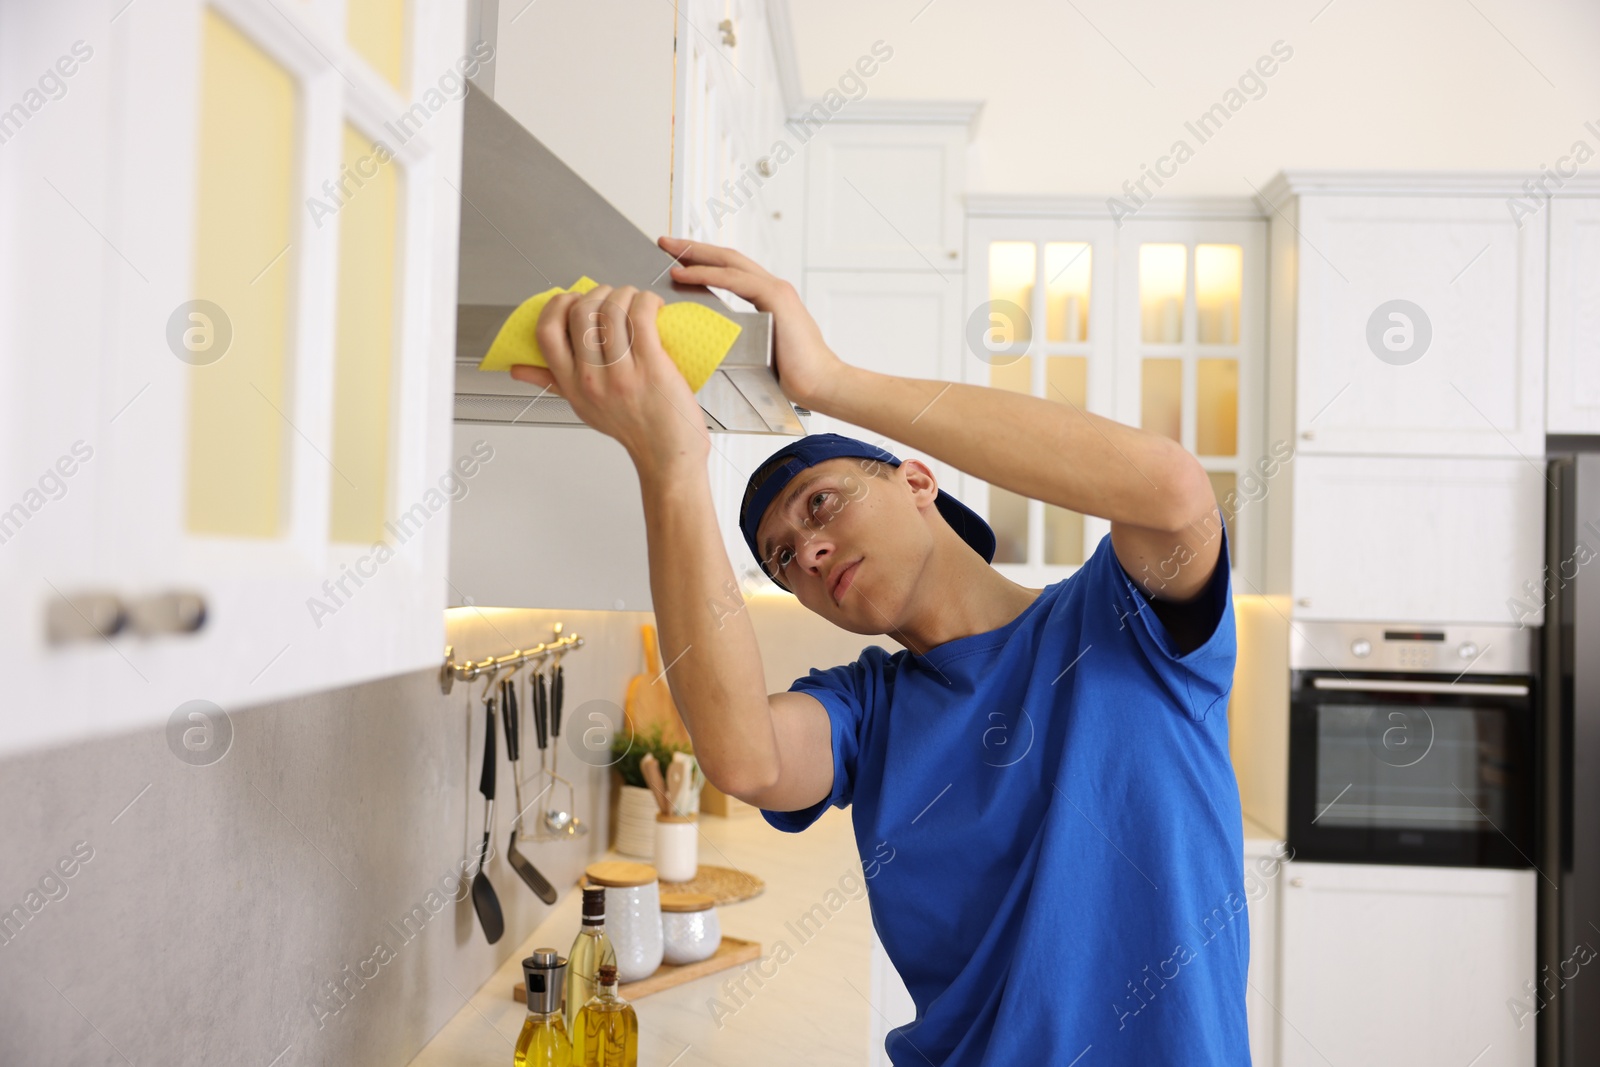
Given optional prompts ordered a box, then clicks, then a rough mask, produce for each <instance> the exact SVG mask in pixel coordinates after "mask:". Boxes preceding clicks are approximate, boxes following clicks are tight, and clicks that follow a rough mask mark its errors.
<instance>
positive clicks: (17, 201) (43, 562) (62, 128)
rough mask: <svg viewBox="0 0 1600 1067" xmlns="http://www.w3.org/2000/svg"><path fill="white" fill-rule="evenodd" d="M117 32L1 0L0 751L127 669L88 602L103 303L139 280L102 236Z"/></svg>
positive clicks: (105, 425)
mask: <svg viewBox="0 0 1600 1067" xmlns="http://www.w3.org/2000/svg"><path fill="white" fill-rule="evenodd" d="M109 31H110V27H109V26H108V25H107V23H106V13H105V12H103V11H100V10H91V9H89V8H88V7H86V6H84V5H75V4H0V100H3V101H5V105H4V106H5V107H7V108H8V109H9V110H6V111H3V112H0V603H3V604H4V605H5V610H4V611H0V670H3V671H4V673H5V677H6V680H7V692H6V699H5V700H4V701H0V751H5V750H14V749H15V748H18V747H21V746H24V745H31V744H36V743H39V742H40V741H43V740H45V739H47V738H48V737H49V736H50V735H51V733H52V732H53V731H54V729H55V727H54V726H53V724H52V719H53V718H54V717H55V716H56V715H58V714H60V712H61V710H62V709H63V708H73V707H76V708H79V709H88V708H92V707H93V704H94V701H95V700H96V699H97V694H96V693H95V691H94V688H93V682H94V674H95V672H97V671H99V670H103V669H109V668H111V667H113V666H116V667H120V666H121V665H120V663H118V662H117V654H116V651H115V650H114V649H113V648H112V647H111V646H110V645H109V644H108V643H107V642H106V641H105V640H104V639H102V638H101V637H100V636H99V635H98V633H97V632H96V631H97V629H99V630H105V629H111V628H114V623H113V622H112V621H111V620H110V619H109V618H108V616H107V615H105V614H103V613H101V612H97V611H96V610H95V609H94V606H93V605H92V604H91V603H89V601H88V597H89V595H90V594H92V593H96V592H101V593H103V592H104V588H105V585H106V582H105V575H104V574H103V570H102V565H101V561H100V559H99V558H98V556H97V555H96V533H97V523H96V519H97V515H98V510H97V507H98V496H99V493H98V488H99V483H100V481H101V478H102V473H101V472H102V471H103V469H104V468H105V466H106V459H107V457H106V436H107V433H108V430H109V428H110V427H111V424H112V422H113V420H115V419H117V418H118V416H119V414H120V409H121V408H122V407H123V406H124V405H126V403H127V402H128V401H129V400H130V399H132V397H131V395H130V396H120V395H118V394H117V393H116V392H115V391H114V390H112V389H110V388H108V386H107V383H106V381H105V378H104V375H103V374H102V367H101V350H102V347H103V345H104V336H105V326H104V321H103V319H102V317H101V315H100V314H99V309H101V308H102V307H103V306H104V303H105V291H106V284H107V279H108V277H114V276H115V275H116V274H118V273H125V274H126V275H127V277H128V278H129V279H131V281H132V282H133V284H136V285H137V284H140V282H139V276H138V273H137V270H136V268H135V267H134V266H133V265H132V264H131V263H129V262H128V261H126V260H125V259H123V258H122V257H121V256H119V255H118V253H117V251H116V250H115V249H113V248H111V247H110V246H109V245H108V244H107V243H106V240H105V237H104V236H103V234H104V229H105V227H106V226H107V223H108V219H109V217H110V210H109V205H110V195H111V193H110V190H111V183H112V179H113V175H112V173H111V172H110V170H109V169H108V168H107V167H106V166H105V165H104V158H103V155H102V152H103V146H104V144H105V141H106V139H107V138H108V136H109V133H110V130H111V116H112V109H113V106H114V105H115V102H116V94H115V93H114V91H113V83H114V75H115V71H116V59H115V56H114V54H113V52H112V50H111V34H110V32H109ZM13 104H15V105H16V106H12V105H13ZM63 598H69V599H63ZM74 602H76V603H77V604H78V607H77V608H74V607H73V603H74ZM50 615H55V616H56V617H57V622H58V623H60V624H64V625H66V626H67V627H68V628H69V629H70V630H71V631H72V633H73V634H75V635H76V637H77V638H78V640H76V641H74V642H72V644H71V646H70V650H62V649H61V648H60V647H59V646H55V645H52V643H51V641H50V638H49V635H48V634H47V617H49V616H50ZM61 636H62V637H66V636H67V635H66V634H62V635H61Z"/></svg>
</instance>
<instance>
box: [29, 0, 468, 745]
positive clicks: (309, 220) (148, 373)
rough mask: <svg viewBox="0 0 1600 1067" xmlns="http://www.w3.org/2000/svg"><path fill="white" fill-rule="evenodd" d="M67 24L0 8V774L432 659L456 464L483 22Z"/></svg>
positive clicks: (403, 7)
mask: <svg viewBox="0 0 1600 1067" xmlns="http://www.w3.org/2000/svg"><path fill="white" fill-rule="evenodd" d="M81 11H82V9H80V8H78V7H77V6H75V5H10V6H8V7H7V9H6V11H5V12H4V14H3V15H0V18H3V19H4V26H3V28H0V42H3V44H0V48H4V50H5V62H0V70H5V71H8V72H9V73H7V74H4V75H0V79H3V80H4V84H5V97H6V98H7V99H12V98H15V97H16V96H17V95H18V94H20V93H22V92H23V91H24V88H25V87H24V86H23V85H22V84H21V82H19V81H17V80H16V79H20V78H22V77H23V74H24V72H35V73H34V74H32V75H29V76H30V77H36V76H37V75H36V72H37V71H39V70H43V69H47V68H50V67H54V66H55V65H56V64H57V63H58V62H59V61H62V60H70V61H71V62H70V64H66V65H70V66H72V67H73V74H72V75H71V77H70V82H69V86H70V91H69V93H68V94H67V95H66V96H65V97H64V98H63V99H62V100H60V101H57V102H54V103H53V104H52V105H51V106H50V107H49V108H41V109H39V111H38V113H37V114H34V115H32V116H31V117H30V119H29V121H28V122H27V124H26V126H25V127H24V128H22V129H21V130H19V131H17V133H16V134H15V135H14V136H13V137H11V138H10V140H9V143H7V144H6V146H5V151H4V152H0V211H3V212H4V213H5V215H6V219H7V224H6V232H7V233H8V235H11V236H10V237H9V239H8V240H7V241H6V242H4V245H3V247H0V260H3V263H4V265H3V266H0V276H3V278H4V280H5V283H6V284H5V285H4V287H3V289H0V300H3V301H4V303H3V306H0V330H3V331H4V343H3V347H4V348H5V350H6V351H7V352H8V353H31V355H29V356H28V357H27V358H26V359H16V360H8V361H7V363H8V364H10V366H8V369H7V371H6V373H7V374H8V375H9V376H10V379H9V381H8V382H7V384H8V386H15V388H8V389H6V391H5V392H4V394H3V396H0V405H3V406H4V408H5V418H4V419H0V422H3V424H4V425H5V427H6V438H7V442H6V444H5V445H4V446H0V468H3V470H4V473H5V476H6V477H5V485H6V486H7V487H8V488H7V490H6V491H7V492H14V493H16V494H19V499H20V500H21V501H22V502H23V504H24V506H25V510H26V511H27V515H26V518H25V521H24V517H23V516H22V515H21V514H19V513H17V512H16V511H15V509H12V511H11V512H9V513H8V514H10V515H11V516H12V519H13V526H14V527H15V528H14V529H12V530H10V531H9V532H8V533H7V537H6V540H7V544H6V549H7V551H6V552H5V553H4V557H5V558H4V561H3V562H0V583H3V591H4V599H5V600H6V602H7V604H8V605H10V606H11V608H12V610H11V611H8V612H7V613H6V615H7V618H6V622H5V624H4V625H5V627H6V630H5V632H4V633H3V635H0V636H3V638H4V650H3V651H0V657H4V661H5V665H6V667H7V674H8V676H9V677H10V678H11V679H12V681H13V685H14V686H15V689H14V691H13V699H12V700H11V701H8V703H7V705H6V709H5V711H4V712H0V750H12V749H18V748H25V747H32V746H38V745H44V744H50V743H60V742H63V741H66V740H68V739H71V738H74V737H83V736H87V735H91V734H97V733H104V732H110V731H119V730H127V729H133V728H136V727H139V726H143V725H148V724H150V723H152V722H161V721H168V720H169V717H170V716H172V715H173V714H174V713H175V712H177V710H178V709H179V708H180V707H181V706H184V705H187V704H188V703H189V702H191V701H202V702H205V703H206V704H208V705H211V706H214V707H216V708H220V709H221V710H223V711H226V710H228V709H230V708H238V707H243V706H247V705H249V704H255V703H259V702H262V701H266V700H271V699H275V698H279V697H283V696H286V695H289V694H293V693H299V692H305V691H310V690H315V689H324V688H329V687H332V686H337V685H343V684H348V683H351V682H355V681H360V680H364V679H368V678H373V677H377V676H381V675H385V674H390V673H396V672H399V671H404V670H410V669H414V668H417V667H421V666H425V665H427V664H429V663H431V662H433V661H434V660H435V659H436V658H437V656H438V654H439V649H440V646H441V644H442V641H443V619H442V611H441V609H442V607H443V605H444V596H443V580H444V563H445V560H444V543H445V526H446V521H447V520H445V519H444V518H440V517H438V516H439V514H440V513H441V512H442V511H444V510H445V508H446V505H447V494H446V492H445V491H444V490H442V489H441V488H440V482H441V479H445V478H448V477H453V476H460V475H461V473H462V472H461V471H458V470H456V468H455V466H454V464H455V460H456V457H452V456H450V455H449V439H448V434H447V428H448V414H447V413H448V401H449V388H450V381H449V368H448V365H447V364H446V363H442V362H440V361H439V360H438V359H437V358H435V354H436V353H438V352H440V351H445V350H448V349H449V347H450V343H451V338H452V336H453V322H454V307H455V275H456V224H457V217H458V215H457V202H456V197H455V194H454V192H453V191H452V189H451V185H450V182H449V180H448V179H449V178H450V176H451V175H452V174H454V173H455V172H456V171H457V170H458V169H459V165H460V164H459V161H460V139H461V124H460V107H459V98H460V94H461V91H462V86H463V81H462V79H463V77H464V75H465V74H466V73H469V70H468V68H469V67H471V66H472V65H473V64H474V63H475V62H477V61H478V60H479V58H480V57H479V56H477V55H475V54H474V53H473V52H472V51H471V47H470V45H469V43H468V42H467V41H466V34H465V21H466V20H465V10H464V5H463V4H462V3H460V2H457V0H428V2H414V3H409V4H392V5H388V6H385V5H349V6H348V7H347V6H346V5H342V4H328V3H323V4H304V5H296V6H294V7H293V8H292V9H289V8H284V7H283V6H282V5H279V4H274V3H269V2H267V0H215V2H212V3H200V2H198V0H165V2H158V3H150V4H144V3H141V4H133V5H128V6H127V7H125V8H122V9H121V10H119V11H118V12H117V13H116V15H117V17H116V18H115V19H107V18H106V17H104V15H103V13H95V14H94V15H92V16H84V17H82V18H81V19H80V14H81ZM57 69H61V68H57ZM47 459H48V462H47ZM469 459H470V457H469ZM47 468H48V469H49V470H51V471H53V472H54V476H55V477H56V478H59V479H60V480H61V481H62V483H63V485H64V486H65V489H64V491H62V492H59V493H57V492H56V490H55V489H54V484H55V483H54V480H53V479H52V480H51V481H50V482H49V484H48V485H46V486H45V492H44V493H43V494H42V497H43V499H42V501H41V506H39V507H34V506H32V505H33V497H32V496H31V495H30V493H29V491H28V489H27V487H28V486H29V484H30V483H33V484H35V485H37V484H38V483H39V480H40V479H41V478H43V477H45V472H46V469H47ZM68 468H71V473H70V474H69V473H68ZM11 487H15V488H14V489H13V488H11ZM52 496H58V497H59V499H55V500H51V499H50V497H52ZM397 530H398V531H399V532H398V533H397V532H396V531H397ZM42 709H49V710H48V713H43V712H42ZM213 718H215V716H214V715H213ZM183 725H184V723H182V722H180V729H179V731H178V734H179V735H180V736H181V735H182V733H183V731H182V726H183Z"/></svg>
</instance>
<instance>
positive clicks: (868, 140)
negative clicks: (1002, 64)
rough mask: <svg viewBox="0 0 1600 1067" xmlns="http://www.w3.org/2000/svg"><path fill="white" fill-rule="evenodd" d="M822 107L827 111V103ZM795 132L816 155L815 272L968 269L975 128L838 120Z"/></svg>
mask: <svg viewBox="0 0 1600 1067" xmlns="http://www.w3.org/2000/svg"><path fill="white" fill-rule="evenodd" d="M819 106H820V105H819ZM786 130H787V131H788V132H789V133H790V134H792V135H793V139H794V140H795V141H796V142H799V151H801V152H804V153H805V154H806V158H807V173H808V180H809V184H810V196H809V199H808V203H807V216H806V266H807V267H808V268H813V269H814V268H818V267H824V268H837V269H840V270H873V269H884V270H924V271H935V272H943V273H944V275H945V276H946V277H949V278H954V277H956V273H957V272H959V271H960V270H961V269H962V261H963V256H962V249H961V238H962V219H963V212H962V206H961V190H962V186H963V182H964V180H965V149H966V136H967V134H966V127H964V126H955V125H951V126H932V125H930V126H924V127H889V128H885V127H883V126H878V125H868V124H850V123H842V122H834V123H833V124H832V125H826V126H821V127H820V128H817V127H816V126H815V125H807V120H806V119H805V118H804V117H803V116H802V117H801V118H797V119H793V120H791V121H790V122H789V124H788V126H787V127H786Z"/></svg>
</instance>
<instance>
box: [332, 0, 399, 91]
mask: <svg viewBox="0 0 1600 1067" xmlns="http://www.w3.org/2000/svg"><path fill="white" fill-rule="evenodd" d="M345 34H346V36H348V37H349V39H350V47H352V48H354V49H355V50H356V51H357V52H358V53H360V55H361V57H362V58H363V59H365V60H366V61H367V62H368V63H371V64H372V66H373V69H375V70H376V71H377V72H378V73H379V74H381V75H382V76H383V79H384V80H385V81H387V82H388V83H389V84H390V85H392V86H394V87H395V88H396V89H398V90H399V91H400V92H402V93H403V92H405V91H406V79H405V55H406V0H345Z"/></svg>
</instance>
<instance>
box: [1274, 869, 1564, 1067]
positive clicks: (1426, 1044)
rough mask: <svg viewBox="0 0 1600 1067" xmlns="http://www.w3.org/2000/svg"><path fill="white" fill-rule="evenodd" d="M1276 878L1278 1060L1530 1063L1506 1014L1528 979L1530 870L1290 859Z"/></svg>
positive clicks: (1529, 1028) (1397, 1065)
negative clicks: (1278, 881)
mask: <svg viewBox="0 0 1600 1067" xmlns="http://www.w3.org/2000/svg"><path fill="white" fill-rule="evenodd" d="M1279 877H1280V878H1281V879H1282V880H1283V887H1284V888H1283V894H1282V905H1281V916H1282V917H1281V920H1280V926H1279V934H1280V948H1279V967H1280V974H1279V979H1278V987H1279V989H1280V990H1281V995H1280V996H1279V998H1278V1002H1277V1010H1278V1012H1279V1013H1280V1014H1281V1016H1282V1018H1283V1020H1284V1021H1285V1022H1286V1023H1288V1024H1289V1025H1287V1026H1280V1027H1279V1028H1278V1043H1279V1057H1278V1061H1277V1062H1278V1065H1279V1067H1328V1065H1329V1064H1340V1065H1345V1064H1351V1065H1353V1064H1361V1065H1362V1067H1412V1065H1414V1064H1423V1063H1429V1064H1432V1063H1449V1064H1461V1065H1462V1067H1467V1065H1469V1064H1470V1065H1471V1067H1533V1062H1534V1034H1535V1031H1536V1027H1535V1026H1533V1025H1532V1020H1531V1016H1526V1015H1525V1016H1522V1017H1520V1018H1519V1016H1518V1014H1517V1011H1519V1010H1523V1011H1532V1010H1534V1009H1533V1003H1532V998H1530V997H1529V995H1528V994H1527V992H1526V991H1525V989H1524V983H1525V982H1530V981H1534V980H1536V979H1537V978H1538V976H1537V975H1536V974H1535V969H1536V963H1535V959H1534V922H1535V920H1534V913H1535V907H1534V896H1535V890H1536V885H1537V879H1538V877H1539V876H1538V875H1537V874H1535V873H1534V872H1533V871H1510V870H1474V869H1466V868H1457V867H1396V866H1384V865H1380V864H1359V863H1295V862H1291V863H1287V864H1285V865H1284V868H1283V871H1282V872H1281V874H1280V875H1279ZM1508 1009H1512V1010H1508ZM1519 1024H1520V1025H1519Z"/></svg>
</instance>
